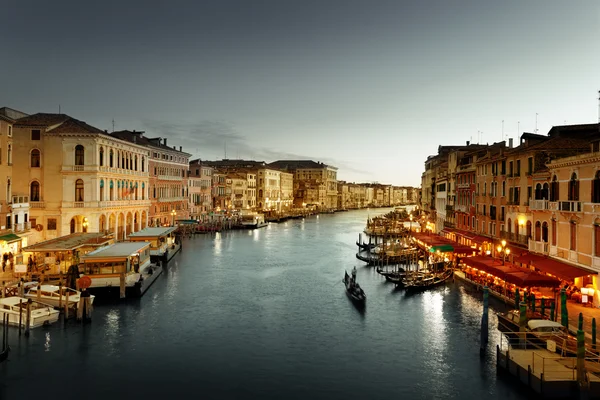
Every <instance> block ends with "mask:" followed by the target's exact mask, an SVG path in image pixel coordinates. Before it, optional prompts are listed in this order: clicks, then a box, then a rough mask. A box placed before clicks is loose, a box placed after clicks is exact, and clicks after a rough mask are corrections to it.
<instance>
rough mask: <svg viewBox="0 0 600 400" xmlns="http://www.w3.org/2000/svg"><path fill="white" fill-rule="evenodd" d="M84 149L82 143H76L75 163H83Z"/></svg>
mask: <svg viewBox="0 0 600 400" xmlns="http://www.w3.org/2000/svg"><path fill="white" fill-rule="evenodd" d="M84 153H85V149H84V148H83V146H82V145H80V144H78V145H77V146H75V165H83V163H84V161H85V158H84Z"/></svg>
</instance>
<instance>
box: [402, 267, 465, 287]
mask: <svg viewBox="0 0 600 400" xmlns="http://www.w3.org/2000/svg"><path fill="white" fill-rule="evenodd" d="M453 275H454V271H453V270H452V269H446V270H444V271H442V272H438V273H430V274H423V275H415V276H413V277H411V278H406V279H404V281H403V282H404V288H405V289H406V291H407V292H418V291H422V290H427V289H430V288H433V287H436V286H439V285H442V284H444V283H446V281H447V280H449V279H450V278H452V276H453Z"/></svg>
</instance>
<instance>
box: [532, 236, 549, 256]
mask: <svg viewBox="0 0 600 400" xmlns="http://www.w3.org/2000/svg"><path fill="white" fill-rule="evenodd" d="M527 247H528V249H529V251H532V252H534V253H540V254H546V255H548V252H549V250H550V246H549V245H548V242H536V241H535V240H533V239H529V244H528V246H527Z"/></svg>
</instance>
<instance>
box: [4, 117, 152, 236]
mask: <svg viewBox="0 0 600 400" xmlns="http://www.w3.org/2000/svg"><path fill="white" fill-rule="evenodd" d="M13 139H14V142H13V145H14V149H13V153H14V168H13V184H12V186H13V188H12V191H13V196H16V197H17V198H26V197H28V199H29V205H30V208H31V215H30V217H29V219H30V222H31V225H33V226H35V227H36V231H38V234H37V235H36V238H35V241H37V240H47V239H52V238H55V237H59V236H64V235H67V234H70V233H74V232H102V231H109V232H112V233H114V234H115V237H116V238H117V239H119V240H120V239H124V238H125V237H126V236H127V235H128V234H129V233H131V232H135V231H138V230H140V229H142V228H144V227H145V226H146V223H147V218H148V211H149V206H150V201H149V200H148V156H149V153H148V150H147V149H146V148H145V147H144V146H140V145H138V144H134V143H129V142H127V141H125V140H121V139H119V138H117V137H114V136H111V135H110V134H108V133H107V132H106V131H101V130H100V129H98V128H95V127H93V126H90V125H88V124H86V123H85V122H83V121H79V120H77V119H75V118H72V117H70V116H68V115H65V114H44V113H38V114H33V115H30V116H26V117H23V118H19V119H18V120H16V121H15V123H14V125H13ZM35 241H34V242H35Z"/></svg>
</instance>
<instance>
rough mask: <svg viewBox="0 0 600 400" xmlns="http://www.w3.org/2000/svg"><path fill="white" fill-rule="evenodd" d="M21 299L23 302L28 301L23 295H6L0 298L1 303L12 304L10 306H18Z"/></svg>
mask: <svg viewBox="0 0 600 400" xmlns="http://www.w3.org/2000/svg"><path fill="white" fill-rule="evenodd" d="M21 301H22V302H23V303H27V299H25V298H23V297H18V296H11V297H5V298H3V299H0V304H6V305H10V306H16V305H18V304H19V302H21Z"/></svg>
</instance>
